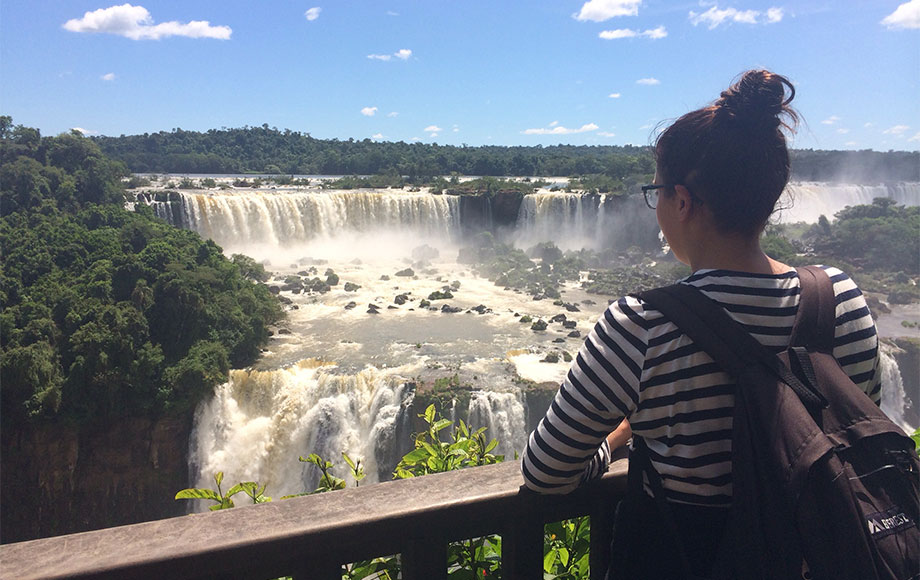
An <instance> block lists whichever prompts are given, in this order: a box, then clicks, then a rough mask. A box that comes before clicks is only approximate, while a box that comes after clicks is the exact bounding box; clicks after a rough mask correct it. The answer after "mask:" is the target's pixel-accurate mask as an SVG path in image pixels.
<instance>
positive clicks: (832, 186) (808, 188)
mask: <svg viewBox="0 0 920 580" xmlns="http://www.w3.org/2000/svg"><path fill="white" fill-rule="evenodd" d="M877 197H885V198H889V199H892V200H894V201H895V202H897V203H899V204H901V205H909V206H913V205H920V183H891V184H881V185H856V184H851V183H813V182H799V183H790V184H789V185H788V187H786V191H785V192H784V194H783V197H781V198H780V207H782V208H785V209H783V210H781V211H780V212H779V221H781V222H784V223H793V222H808V223H815V222H817V221H818V218H819V217H821V216H822V215H823V216H825V217H827V219H829V220H833V219H834V214H835V213H837V212H838V211H840V210H842V209H843V208H845V207H847V206H853V205H864V204H871V203H872V200H873V199H875V198H877Z"/></svg>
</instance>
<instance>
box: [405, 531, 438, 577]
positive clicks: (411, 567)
mask: <svg viewBox="0 0 920 580" xmlns="http://www.w3.org/2000/svg"><path fill="white" fill-rule="evenodd" d="M401 563H402V577H403V580H429V579H430V580H446V578H447V540H446V539H445V538H444V536H442V535H441V534H434V535H433V536H431V537H428V538H424V539H422V538H414V539H412V540H409V542H408V543H407V545H406V548H405V549H404V550H403V553H402V562H401Z"/></svg>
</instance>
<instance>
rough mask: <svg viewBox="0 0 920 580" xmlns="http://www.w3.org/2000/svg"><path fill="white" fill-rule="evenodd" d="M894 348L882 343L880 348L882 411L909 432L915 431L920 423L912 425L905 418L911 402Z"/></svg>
mask: <svg viewBox="0 0 920 580" xmlns="http://www.w3.org/2000/svg"><path fill="white" fill-rule="evenodd" d="M892 348H894V347H892V346H890V345H888V344H886V343H882V345H881V348H880V355H881V356H880V359H881V360H880V363H881V364H880V367H881V368H880V369H879V371H880V372H881V373H882V411H884V412H885V414H886V415H888V418H889V419H891V420H892V421H894V422H895V423H896V424H897V425H898V426H899V427H901V428H902V429H904V431H906V432H907V433H913V432H914V430H915V429H917V428H918V425H911V424H909V423H908V421H907V419H906V418H905V411H906V410H907V408H908V406H909V405H910V404H911V403H910V399H908V398H907V393H906V392H905V391H904V379H903V378H902V377H901V369H899V368H898V363H897V361H896V360H895V359H894V355H893V354H892V352H891V349H892Z"/></svg>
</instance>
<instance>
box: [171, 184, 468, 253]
mask: <svg viewBox="0 0 920 580" xmlns="http://www.w3.org/2000/svg"><path fill="white" fill-rule="evenodd" d="M180 195H181V202H180V203H181V207H182V209H181V218H180V219H178V220H177V218H176V217H175V215H174V210H173V211H171V212H169V213H167V211H163V210H159V211H161V212H162V213H163V214H164V216H165V217H166V218H167V219H168V220H170V221H171V222H173V223H175V222H176V221H179V222H180V223H179V224H178V225H181V226H183V227H188V228H189V229H192V230H195V231H196V232H198V233H199V234H201V235H202V236H203V237H206V238H210V239H212V240H214V241H215V242H217V243H218V244H220V245H221V246H225V247H245V246H246V245H251V244H263V245H287V244H295V243H303V242H307V241H310V240H313V239H316V238H321V237H326V238H329V237H335V236H339V235H341V234H343V233H347V232H371V231H374V230H383V231H399V230H402V229H409V230H411V231H413V232H415V233H418V234H421V235H425V236H431V237H439V236H443V235H445V234H446V235H447V236H448V239H455V238H456V236H457V235H458V233H459V225H460V222H459V219H460V218H459V216H460V212H459V198H457V197H456V196H447V195H430V194H428V193H422V192H393V191H367V190H359V191H275V190H268V191H265V190H252V191H245V192H239V191H234V192H233V193H194V192H182V193H181V194H180Z"/></svg>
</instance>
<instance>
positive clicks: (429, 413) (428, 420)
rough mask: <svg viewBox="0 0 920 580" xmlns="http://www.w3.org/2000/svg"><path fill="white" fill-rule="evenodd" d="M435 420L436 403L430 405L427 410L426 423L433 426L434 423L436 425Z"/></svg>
mask: <svg viewBox="0 0 920 580" xmlns="http://www.w3.org/2000/svg"><path fill="white" fill-rule="evenodd" d="M434 418H435V410H434V403H432V404H430V405H428V408H427V409H425V422H426V423H428V424H429V425H431V424H432V423H434Z"/></svg>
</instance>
